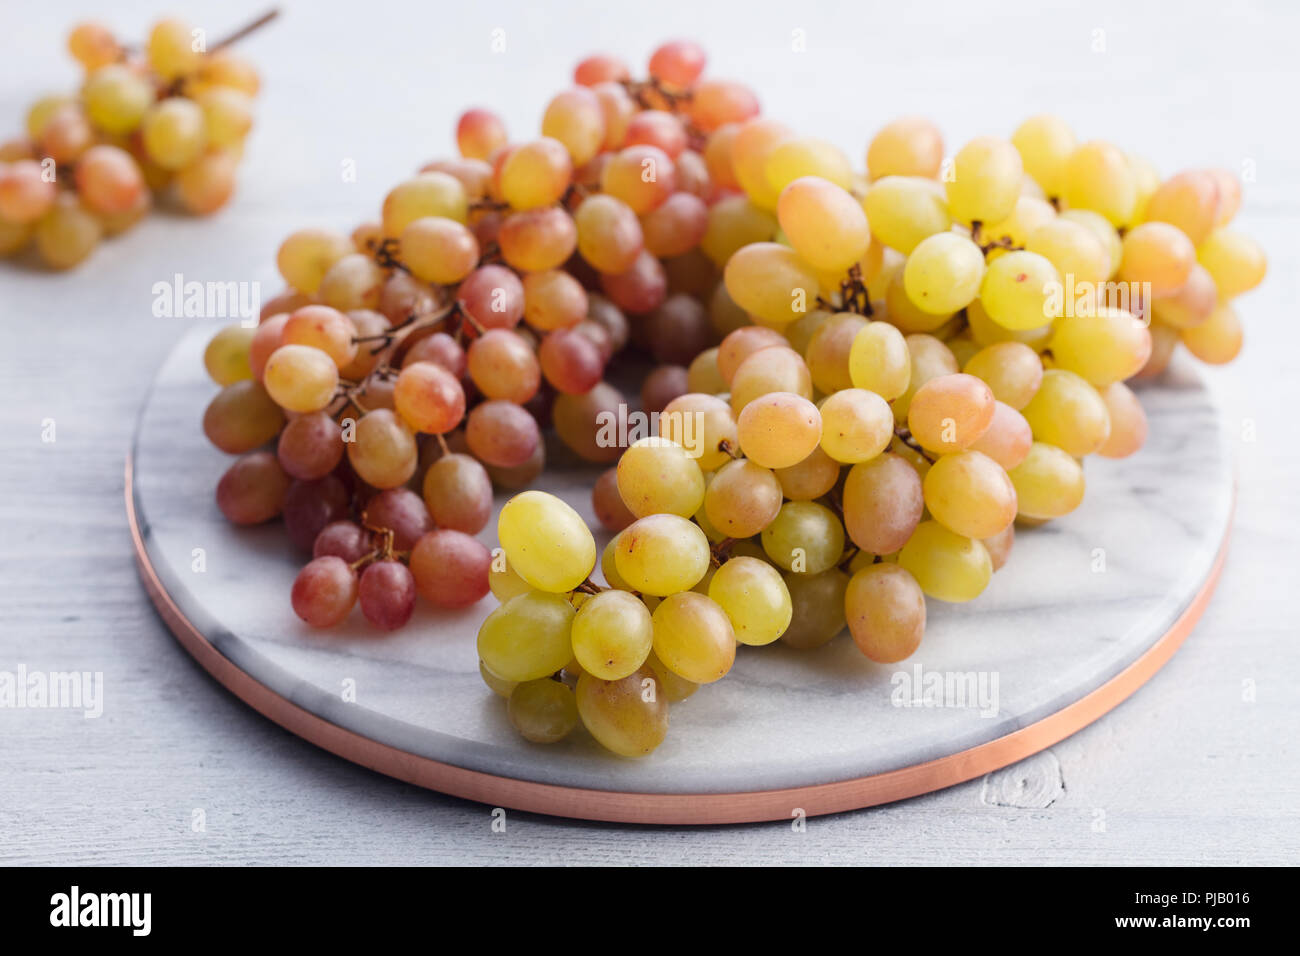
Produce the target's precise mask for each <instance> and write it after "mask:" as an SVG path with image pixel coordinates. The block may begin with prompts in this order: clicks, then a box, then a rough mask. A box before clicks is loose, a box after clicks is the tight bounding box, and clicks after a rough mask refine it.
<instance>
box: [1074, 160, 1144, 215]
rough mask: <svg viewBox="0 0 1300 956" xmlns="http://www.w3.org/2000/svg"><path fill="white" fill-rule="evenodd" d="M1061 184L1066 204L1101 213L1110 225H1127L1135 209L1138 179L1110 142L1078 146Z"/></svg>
mask: <svg viewBox="0 0 1300 956" xmlns="http://www.w3.org/2000/svg"><path fill="white" fill-rule="evenodd" d="M1062 186H1063V190H1062V194H1063V196H1064V198H1065V201H1066V203H1067V204H1068V205H1069V206H1071V207H1072V208H1075V209H1090V210H1092V211H1093V212H1096V213H1100V214H1101V215H1103V216H1105V217H1106V219H1107V220H1108V221H1109V222H1110V223H1111V224H1112V225H1115V226H1127V225H1128V224H1129V223H1131V222H1132V221H1133V216H1134V214H1135V213H1136V212H1137V202H1138V191H1137V179H1136V177H1134V175H1133V170H1132V169H1131V168H1130V166H1129V164H1128V160H1127V159H1126V158H1125V156H1124V154H1123V153H1122V152H1120V150H1118V149H1117V148H1116V147H1114V146H1112V145H1111V144H1110V143H1105V142H1101V141H1100V140H1093V141H1091V142H1088V143H1084V144H1083V145H1081V146H1079V147H1077V148H1076V149H1075V150H1074V152H1073V153H1071V154H1070V158H1069V159H1067V160H1066V161H1065V169H1064V171H1063V176H1062Z"/></svg>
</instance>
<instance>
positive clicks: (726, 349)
mask: <svg viewBox="0 0 1300 956" xmlns="http://www.w3.org/2000/svg"><path fill="white" fill-rule="evenodd" d="M771 347H779V348H789V347H790V346H789V342H788V341H787V340H786V338H785V336H784V335H782V334H781V333H780V332H778V331H777V330H776V329H769V328H768V327H767V326H763V325H745V326H742V327H740V328H738V329H736V330H735V331H734V332H731V333H729V334H728V335H727V336H726V338H724V339H723V340H722V344H721V345H719V346H718V372H719V374H721V375H722V378H723V381H724V382H725V383H726V384H727V385H728V386H730V385H731V384H732V382H733V381H734V380H735V377H736V371H737V370H738V369H739V368H740V365H741V363H742V362H744V361H745V359H747V358H749V357H750V356H751V355H753V354H754V353H755V352H757V351H759V350H760V349H765V348H771ZM810 380H811V375H810Z"/></svg>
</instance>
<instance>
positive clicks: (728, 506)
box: [704, 459, 782, 538]
mask: <svg viewBox="0 0 1300 956" xmlns="http://www.w3.org/2000/svg"><path fill="white" fill-rule="evenodd" d="M781 499H782V492H781V483H780V482H779V481H778V480H777V477H776V475H774V474H772V472H771V471H770V470H769V469H767V468H763V467H762V466H760V465H757V464H755V463H754V462H752V461H749V460H748V459H739V460H737V461H732V462H728V463H727V464H725V465H723V466H722V467H721V468H719V469H718V471H717V472H716V473H715V474H714V476H713V480H712V481H710V482H709V485H708V488H707V489H705V492H704V511H705V514H706V515H707V516H708V519H709V522H710V523H711V524H712V525H713V526H714V527H715V528H717V529H718V530H719V531H720V532H722V533H723V534H725V535H726V536H727V537H729V538H749V537H753V536H754V535H756V534H758V533H759V532H760V531H762V530H763V529H764V528H766V527H767V526H768V525H769V524H771V523H772V520H773V519H774V518H775V517H776V516H777V512H779V511H780V509H781Z"/></svg>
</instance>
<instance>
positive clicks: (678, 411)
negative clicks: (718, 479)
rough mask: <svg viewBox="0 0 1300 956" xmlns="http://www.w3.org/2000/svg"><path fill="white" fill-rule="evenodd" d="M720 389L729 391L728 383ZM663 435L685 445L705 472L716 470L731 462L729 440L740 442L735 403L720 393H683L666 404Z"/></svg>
mask: <svg viewBox="0 0 1300 956" xmlns="http://www.w3.org/2000/svg"><path fill="white" fill-rule="evenodd" d="M719 391H726V383H725V382H724V383H723V386H722V388H721V389H719ZM659 434H660V436H662V437H663V438H666V439H668V440H669V441H673V442H676V443H677V444H678V445H681V446H682V447H683V448H685V449H686V450H687V452H688V453H689V454H691V455H692V456H693V457H694V458H695V462H696V464H697V465H698V466H699V470H703V471H714V470H716V469H718V468H721V467H722V466H723V465H725V464H726V463H727V462H729V461H731V455H730V454H728V452H726V451H725V450H723V449H722V448H721V447H720V446H721V445H722V443H723V442H726V443H727V445H728V446H729V447H730V448H732V449H735V448H736V446H737V443H738V441H739V439H738V437H737V431H736V419H735V416H733V415H732V413H731V406H730V405H728V404H727V403H726V401H724V400H723V399H721V398H718V397H717V396H716V395H703V394H700V393H698V392H688V393H687V394H685V395H679V396H677V397H676V398H674V399H673V400H672V401H671V402H669V403H668V404H667V405H665V406H664V410H663V411H662V412H661V413H660V415H659ZM625 457H626V456H625ZM696 510H698V509H696Z"/></svg>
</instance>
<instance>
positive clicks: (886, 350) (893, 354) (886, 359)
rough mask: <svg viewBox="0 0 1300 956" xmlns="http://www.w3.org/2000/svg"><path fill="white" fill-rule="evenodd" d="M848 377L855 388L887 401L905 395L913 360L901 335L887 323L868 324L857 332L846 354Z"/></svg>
mask: <svg viewBox="0 0 1300 956" xmlns="http://www.w3.org/2000/svg"><path fill="white" fill-rule="evenodd" d="M849 377H850V379H851V380H852V382H853V387H854V388H865V389H867V390H869V391H872V392H875V393H876V394H877V395H879V396H880V397H881V398H883V399H885V400H886V401H890V400H892V399H895V398H897V397H898V396H900V395H902V394H903V393H904V392H905V391H907V385H908V382H910V381H911V377H912V357H911V355H910V353H909V352H908V351H907V342H906V341H905V340H904V338H903V333H902V332H900V331H898V329H896V328H894V327H893V326H892V325H890V324H889V323H887V322H871V323H869V324H868V325H867V326H866V327H865V328H863V329H862V330H860V331H859V332H858V334H857V337H856V338H855V339H854V340H853V347H852V348H851V349H850V350H849Z"/></svg>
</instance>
